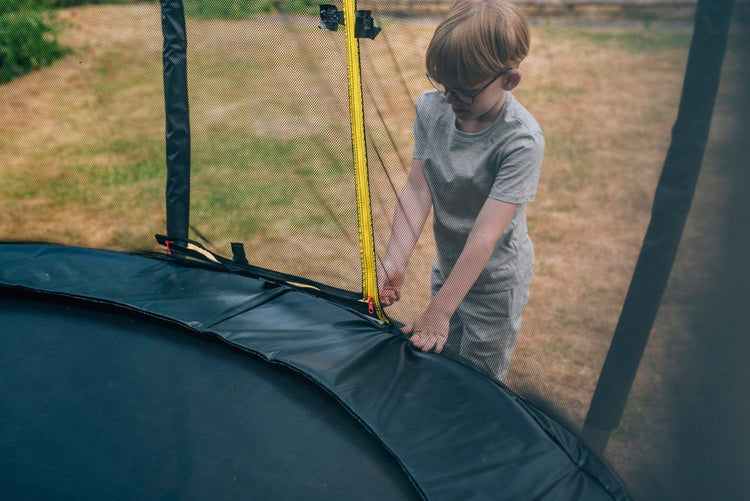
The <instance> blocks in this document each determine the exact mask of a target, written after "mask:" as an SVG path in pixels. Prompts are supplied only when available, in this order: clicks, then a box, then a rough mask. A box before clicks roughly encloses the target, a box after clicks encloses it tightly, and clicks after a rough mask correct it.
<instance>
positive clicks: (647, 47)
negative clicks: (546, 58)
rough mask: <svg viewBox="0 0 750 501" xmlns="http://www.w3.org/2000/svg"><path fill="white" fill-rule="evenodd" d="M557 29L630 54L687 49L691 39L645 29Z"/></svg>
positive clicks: (687, 35) (681, 34)
mask: <svg viewBox="0 0 750 501" xmlns="http://www.w3.org/2000/svg"><path fill="white" fill-rule="evenodd" d="M558 29H559V30H560V31H561V35H563V36H568V37H577V38H585V39H588V40H591V41H593V42H595V43H596V44H600V45H601V46H602V47H604V48H606V47H616V48H621V49H624V50H626V51H628V52H629V53H631V54H643V53H649V54H656V53H659V52H664V51H668V50H679V49H687V48H689V47H690V40H691V39H692V33H691V32H689V31H655V30H651V29H647V28H644V29H642V30H639V31H615V30H606V31H604V30H576V29H567V28H558Z"/></svg>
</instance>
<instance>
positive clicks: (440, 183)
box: [413, 91, 545, 292]
mask: <svg viewBox="0 0 750 501" xmlns="http://www.w3.org/2000/svg"><path fill="white" fill-rule="evenodd" d="M544 144H545V143H544V135H543V134H542V130H541V128H540V127H539V124H538V123H537V122H536V120H534V117H532V116H531V114H530V113H529V112H528V111H527V110H526V108H524V107H523V106H522V105H521V104H520V103H519V102H518V101H516V99H515V98H514V97H513V95H512V94H511V93H508V94H507V99H506V101H505V104H504V106H503V109H502V110H501V111H500V114H499V115H498V117H497V119H496V120H495V122H494V123H493V124H492V125H491V126H490V127H489V128H487V129H486V130H484V131H482V132H479V133H477V134H467V133H465V132H462V131H460V130H458V129H457V128H456V126H455V115H454V114H453V111H452V110H451V107H450V105H449V104H448V103H447V101H446V100H445V96H444V95H443V94H441V93H439V92H437V91H428V92H425V93H424V94H422V95H421V96H420V97H419V99H418V100H417V105H416V119H415V121H414V154H413V157H414V158H417V159H419V160H421V162H422V167H423V170H424V175H425V178H426V180H427V184H428V185H429V188H430V192H431V194H432V204H433V209H434V218H433V227H434V232H435V241H436V245H437V258H436V267H437V270H436V271H438V275H440V276H442V277H443V279H445V278H447V277H448V274H449V273H450V271H451V270H452V269H453V266H454V265H455V263H456V261H457V260H458V257H459V255H460V254H461V252H462V250H463V248H464V245H465V244H466V240H467V238H468V236H469V232H470V231H471V229H472V227H473V225H474V221H475V220H476V218H477V216H478V215H479V211H480V210H481V208H482V206H483V205H484V203H485V201H486V200H487V198H488V197H490V198H493V199H496V200H500V201H503V202H508V203H513V204H518V207H517V209H516V212H515V214H514V215H513V218H512V220H511V222H510V223H509V224H508V227H507V228H506V230H505V233H504V234H503V236H502V237H501V238H500V240H499V241H498V243H497V245H496V246H495V250H494V252H493V254H492V256H491V257H490V259H489V261H488V263H487V265H486V266H485V268H484V270H483V271H482V273H481V274H480V276H479V278H478V279H477V281H476V282H475V284H474V287H473V288H472V290H473V291H475V292H482V291H488V292H489V291H498V290H504V289H508V288H512V287H514V286H516V285H519V284H525V285H527V286H528V283H529V282H530V281H531V274H532V269H533V263H534V248H533V246H532V244H531V240H530V239H529V236H528V233H527V229H526V203H527V202H532V201H533V200H534V197H535V196H536V188H537V184H538V181H539V174H540V171H541V166H542V157H543V155H544Z"/></svg>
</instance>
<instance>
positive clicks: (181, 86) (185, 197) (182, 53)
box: [160, 0, 190, 246]
mask: <svg viewBox="0 0 750 501" xmlns="http://www.w3.org/2000/svg"><path fill="white" fill-rule="evenodd" d="M160 4H161V25H162V32H163V34H164V48H163V53H162V54H163V63H164V108H165V112H166V141H167V143H166V146H167V189H166V202H167V236H168V237H169V238H170V239H172V241H173V242H174V243H175V244H177V245H183V246H184V245H186V243H187V239H188V227H189V224H190V113H189V109H188V89H187V57H186V54H187V37H186V35H185V12H184V10H183V6H182V0H160Z"/></svg>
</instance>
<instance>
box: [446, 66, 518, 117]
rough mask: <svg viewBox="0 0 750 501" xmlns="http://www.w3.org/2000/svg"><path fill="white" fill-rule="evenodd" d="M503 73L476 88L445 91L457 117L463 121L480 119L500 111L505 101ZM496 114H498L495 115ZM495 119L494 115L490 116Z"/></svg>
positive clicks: (448, 89)
mask: <svg viewBox="0 0 750 501" xmlns="http://www.w3.org/2000/svg"><path fill="white" fill-rule="evenodd" d="M505 92H506V91H505V89H504V88H503V74H500V75H498V76H497V77H495V78H492V79H490V80H487V81H485V82H482V83H481V84H480V85H478V86H477V87H476V88H475V89H469V90H463V89H455V90H454V89H451V88H447V89H446V91H445V99H446V100H447V101H448V104H450V105H451V108H452V109H453V113H455V115H456V118H457V119H458V120H461V121H468V120H478V119H481V118H482V117H487V116H488V115H492V114H493V113H492V112H493V111H496V112H497V113H499V112H500V109H501V108H502V105H503V103H504V102H505ZM467 97H468V98H467ZM495 116H496V115H495ZM488 118H492V119H493V120H494V117H488Z"/></svg>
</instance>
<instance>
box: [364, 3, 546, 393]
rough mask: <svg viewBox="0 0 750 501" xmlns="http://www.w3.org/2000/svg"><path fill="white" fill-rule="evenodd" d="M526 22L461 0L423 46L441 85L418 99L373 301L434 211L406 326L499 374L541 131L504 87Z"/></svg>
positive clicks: (524, 275)
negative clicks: (404, 176)
mask: <svg viewBox="0 0 750 501" xmlns="http://www.w3.org/2000/svg"><path fill="white" fill-rule="evenodd" d="M528 49H529V30H528V27H527V25H526V22H525V21H524V19H523V18H522V17H521V15H520V14H519V13H518V12H517V11H516V9H515V8H514V7H513V6H512V5H511V4H510V3H508V2H507V1H505V0H458V1H457V2H456V3H455V4H454V5H453V6H452V7H451V9H450V11H449V13H448V15H447V17H446V19H445V20H443V21H442V22H441V23H440V25H439V26H438V27H437V29H436V30H435V33H434V35H433V38H432V40H431V42H430V45H429V47H428V49H427V57H426V63H427V64H426V66H427V70H428V73H427V77H428V78H429V80H430V82H431V83H432V84H433V86H434V87H435V89H436V90H432V91H428V92H425V93H424V94H422V95H421V96H420V98H419V99H418V100H417V105H416V119H415V122H414V154H413V159H412V165H411V171H410V173H409V177H408V180H407V183H406V186H405V187H404V189H403V191H402V192H401V194H400V196H399V203H398V204H397V206H396V210H395V213H394V218H393V229H392V234H391V238H390V241H389V242H388V247H387V250H386V256H385V258H384V259H383V262H382V264H381V266H380V267H379V270H378V271H379V276H380V278H381V280H380V283H381V286H380V291H379V294H380V301H381V303H382V304H383V305H384V306H389V305H391V304H393V302H395V301H398V300H399V298H400V289H401V286H402V284H403V279H404V273H405V270H406V266H407V264H408V262H409V258H410V257H411V254H412V251H413V250H414V247H415V245H416V242H417V238H418V236H419V234H420V233H421V232H422V228H423V227H424V224H425V221H426V220H427V217H428V215H429V212H430V208H431V207H432V208H433V209H434V219H433V227H434V233H435V242H436V251H437V255H436V258H435V263H434V265H433V270H432V279H431V283H432V299H431V301H430V303H429V305H428V306H427V309H426V310H425V311H424V312H423V313H422V314H421V315H419V316H418V317H417V318H415V319H414V320H413V321H411V322H410V323H408V324H407V325H406V326H405V327H404V328H403V331H404V333H405V334H407V335H409V334H410V335H411V337H410V340H411V342H412V344H413V345H414V346H415V347H417V348H419V349H421V350H423V351H434V352H437V353H443V354H444V355H447V356H449V357H451V358H454V359H457V360H460V361H463V362H464V363H467V364H468V365H471V366H473V367H475V368H476V369H478V370H479V371H481V372H483V373H485V374H487V375H488V376H490V377H492V378H494V379H495V380H497V381H503V380H504V379H505V375H506V372H507V370H508V364H509V362H510V356H511V353H512V351H513V348H514V346H515V344H516V339H517V337H518V331H519V328H520V324H521V313H522V311H523V308H524V306H525V305H526V301H527V300H528V294H529V286H530V284H531V275H532V268H533V261H534V250H533V246H532V244H531V240H530V239H529V236H528V234H527V230H526V212H525V208H526V203H527V202H531V201H533V200H534V197H535V194H536V187H537V182H538V179H539V173H540V170H541V164H542V156H543V153H544V136H543V134H542V131H541V129H540V128H539V125H538V124H537V122H536V121H535V120H534V118H533V117H532V116H531V115H530V114H529V112H528V111H527V110H526V109H525V108H524V107H523V106H521V104H519V103H518V101H516V100H515V98H514V97H513V95H512V94H510V91H511V90H512V89H514V88H515V87H516V86H517V85H518V84H519V82H520V80H521V70H520V69H518V65H519V63H520V62H521V61H522V60H523V59H524V58H525V57H526V55H527V53H528Z"/></svg>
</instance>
